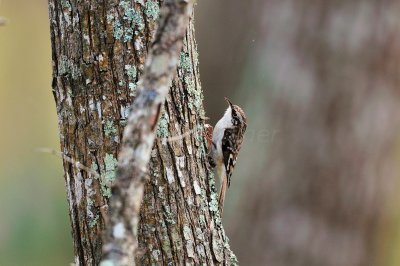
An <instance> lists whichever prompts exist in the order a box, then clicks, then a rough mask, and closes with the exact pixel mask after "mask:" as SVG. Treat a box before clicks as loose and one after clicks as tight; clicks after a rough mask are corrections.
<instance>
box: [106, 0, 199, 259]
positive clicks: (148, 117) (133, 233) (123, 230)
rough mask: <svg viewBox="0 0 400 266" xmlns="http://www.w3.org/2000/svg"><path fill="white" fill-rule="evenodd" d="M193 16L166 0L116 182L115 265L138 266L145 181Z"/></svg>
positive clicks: (109, 242) (110, 250) (111, 236)
mask: <svg viewBox="0 0 400 266" xmlns="http://www.w3.org/2000/svg"><path fill="white" fill-rule="evenodd" d="M191 13H192V3H191V1H185V0H167V1H165V3H164V7H163V9H162V12H161V18H160V22H159V26H158V30H157V33H156V35H155V39H154V42H153V44H152V47H151V49H150V51H149V55H148V58H147V60H146V64H145V69H144V72H143V75H142V77H141V79H140V80H139V83H138V86H139V93H138V96H137V98H136V99H135V101H134V102H133V104H132V110H131V112H130V115H129V117H128V124H127V125H126V127H125V130H124V134H123V139H122V146H121V151H120V154H119V157H118V168H117V178H116V183H115V185H114V186H113V188H112V197H111V199H110V204H109V206H110V222H109V224H108V225H107V232H106V237H105V245H104V247H103V249H104V257H105V259H106V260H109V261H112V262H113V263H114V264H116V265H133V264H134V256H135V251H136V249H137V246H138V245H137V228H138V222H139V211H140V205H141V201H142V196H143V186H144V177H145V174H146V171H147V168H148V167H147V166H148V163H149V160H150V153H151V150H152V147H153V143H154V138H155V128H156V125H157V121H158V119H159V116H160V109H161V105H162V103H163V102H164V100H165V97H166V95H167V93H168V89H169V87H170V85H171V82H172V76H173V74H174V73H175V70H176V66H177V64H178V62H179V55H180V51H181V48H182V41H183V37H184V35H185V32H186V27H187V24H188V22H189V16H190V14H191Z"/></svg>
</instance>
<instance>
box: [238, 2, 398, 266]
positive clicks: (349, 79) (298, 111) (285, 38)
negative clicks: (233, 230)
mask: <svg viewBox="0 0 400 266" xmlns="http://www.w3.org/2000/svg"><path fill="white" fill-rule="evenodd" d="M263 6H264V12H265V19H264V22H263V27H262V31H263V32H262V36H263V39H259V40H258V48H257V49H256V50H255V53H256V54H255V55H254V57H253V58H256V59H255V60H256V61H255V62H257V61H259V63H255V62H252V64H255V65H256V66H260V65H262V66H264V69H268V70H269V72H268V75H265V74H264V76H263V77H262V78H263V79H262V80H263V81H264V82H262V83H261V84H262V85H261V86H260V87H259V90H260V91H261V90H265V87H267V88H269V89H270V90H269V93H268V95H267V96H265V98H264V102H266V103H267V105H266V106H269V107H270V108H271V109H270V110H269V112H268V113H269V114H270V118H271V120H272V123H267V121H266V119H259V120H260V121H255V124H266V125H267V126H268V129H269V130H271V131H274V130H276V131H278V133H277V135H276V136H275V138H274V140H273V143H272V146H270V147H269V148H268V149H267V148H266V146H264V147H263V146H260V145H258V146H257V147H255V149H254V150H253V152H258V151H259V150H267V151H268V154H269V162H268V164H266V167H265V168H264V169H262V170H259V172H249V174H250V175H257V176H263V178H262V179H256V180H254V181H253V182H252V184H251V185H249V187H248V189H249V190H248V191H251V193H249V192H248V191H247V193H248V194H247V195H246V196H245V200H242V203H243V206H242V208H243V209H242V211H241V213H242V217H246V218H245V219H244V220H241V222H240V223H238V224H237V228H243V227H246V226H249V221H251V227H248V228H249V230H248V231H246V232H244V231H240V230H237V232H238V233H237V235H235V236H233V239H234V241H233V242H238V243H242V242H243V241H247V243H249V244H248V245H247V247H245V248H243V249H241V250H238V254H239V256H240V257H241V259H242V260H243V262H244V261H245V264H246V265H274V266H287V265H307V266H314V265H315V266H317V265H318V266H319V265H326V266H336V265H343V266H366V265H384V264H383V263H382V261H381V260H380V259H381V258H382V255H383V256H385V255H387V253H388V251H389V250H380V249H379V248H380V247H379V246H381V245H382V243H381V239H380V237H381V236H382V235H381V234H382V232H383V231H384V230H386V229H387V228H384V229H383V228H382V225H384V223H382V222H385V223H386V224H387V222H388V221H389V220H390V217H391V214H390V213H389V209H388V208H387V203H388V201H389V200H392V199H393V197H392V196H391V193H392V192H393V190H391V188H394V187H395V186H396V185H398V183H397V181H396V178H395V175H396V172H397V171H398V169H397V167H395V164H396V162H395V159H396V158H395V156H394V153H393V151H394V150H393V149H394V148H395V147H396V146H398V145H396V143H398V142H397V138H398V134H399V104H400V93H399V85H400V84H399V79H398V77H399V74H400V72H399V64H398V62H399V56H400V49H399V48H400V38H399V36H400V35H399V33H400V27H399V25H400V23H399V22H400V20H399V16H398V15H397V14H398V12H399V9H400V5H399V3H398V1H307V0H301V1H298V0H295V1H294V0H293V1H292V0H284V1H274V0H268V1H265V3H264V5H263ZM250 67H251V66H250ZM255 71H256V73H258V72H259V71H260V70H259V69H256V70H255ZM260 77H261V76H260ZM254 84H258V83H257V82H254ZM255 90H256V89H255ZM271 93H272V94H271ZM253 95H262V94H259V93H257V91H255V92H254V93H253ZM269 99H272V100H271V101H269ZM252 104H253V103H252ZM257 122H258V123H257ZM244 160H246V158H244ZM248 166H251V165H248ZM249 169H254V168H252V167H249ZM382 229H383V230H382ZM260 247H262V248H260ZM381 252H385V253H381ZM389 252H390V251H389Z"/></svg>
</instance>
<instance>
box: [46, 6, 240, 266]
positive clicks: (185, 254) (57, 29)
mask: <svg viewBox="0 0 400 266" xmlns="http://www.w3.org/2000/svg"><path fill="white" fill-rule="evenodd" d="M159 6H160V2H158V1H139V0H138V1H116V0H115V1H100V0H99V1H89V0H87V1H82V0H81V1H78V0H75V1H72V0H71V1H64V0H63V1H56V0H49V12H50V22H51V37H52V50H53V92H54V97H55V100H56V106H57V112H58V115H59V127H60V136H61V148H62V152H63V153H64V154H65V155H66V156H68V157H71V158H72V159H73V160H75V161H79V162H80V163H81V164H82V165H87V166H92V170H94V171H97V172H98V173H99V175H100V176H101V177H100V178H96V175H93V174H91V173H88V172H87V171H83V170H81V169H82V168H79V167H75V166H74V165H72V164H70V163H68V162H67V161H64V170H65V180H66V188H67V194H68V203H69V206H70V218H71V226H72V235H73V239H74V250H75V263H76V264H77V265H97V264H98V263H99V261H100V259H101V251H102V239H101V237H102V231H103V230H104V227H105V222H106V221H105V220H108V219H107V218H106V217H107V213H108V212H107V205H108V201H109V196H110V195H111V189H110V185H111V184H113V183H114V182H115V175H116V174H115V168H116V164H117V161H116V157H117V154H118V152H119V149H120V140H121V137H122V132H123V129H124V126H125V124H126V120H127V116H128V112H129V111H128V109H129V106H130V104H131V102H132V101H133V99H134V96H135V94H136V83H137V80H138V77H139V76H140V74H141V72H142V70H143V68H144V62H145V57H146V54H147V49H148V47H149V46H150V44H151V41H152V37H153V34H154V31H155V27H156V22H157V19H158V16H159ZM203 126H204V111H203V103H202V90H201V86H200V81H199V73H198V58H197V48H196V44H195V40H194V28H193V20H192V19H191V20H190V24H189V29H188V31H187V33H186V36H185V38H184V47H183V49H182V52H181V54H180V62H179V67H178V69H177V71H176V77H175V78H174V79H173V82H172V86H171V88H170V93H169V95H168V97H167V100H166V102H165V110H164V112H163V113H162V115H161V118H160V121H159V123H158V128H157V138H156V144H155V147H154V149H153V152H152V154H151V164H150V171H149V175H150V177H149V178H148V180H149V182H147V184H146V187H145V190H144V199H143V204H142V208H141V214H140V223H139V245H140V247H141V251H142V252H141V253H142V254H141V256H138V258H137V262H139V263H140V264H143V265H148V264H156V265H164V264H165V265H166V264H171V263H172V264H173V265H181V264H185V263H188V264H203V263H206V264H207V265H214V264H216V265H218V264H234V263H235V262H236V258H235V256H234V255H233V253H232V252H231V251H230V248H229V245H228V243H227V238H226V236H225V234H224V231H223V228H222V225H221V221H220V219H219V214H218V207H217V201H216V193H215V187H214V179H213V176H212V174H211V173H210V172H209V170H208V169H207V164H206V148H205V141H204V138H203V136H202V133H201V130H202V128H203ZM188 132H189V133H190V134H188ZM182 135H183V137H177V136H182ZM104 218H106V219H105V220H104Z"/></svg>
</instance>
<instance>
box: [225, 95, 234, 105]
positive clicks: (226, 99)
mask: <svg viewBox="0 0 400 266" xmlns="http://www.w3.org/2000/svg"><path fill="white" fill-rule="evenodd" d="M225 101H227V102H228V103H229V105H230V106H231V107H232V105H233V103H232V102H231V101H230V100H229V99H228V98H227V97H225Z"/></svg>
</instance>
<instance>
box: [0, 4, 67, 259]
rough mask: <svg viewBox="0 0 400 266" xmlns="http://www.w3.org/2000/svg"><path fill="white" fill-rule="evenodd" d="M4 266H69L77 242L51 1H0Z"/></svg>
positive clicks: (0, 242)
mask: <svg viewBox="0 0 400 266" xmlns="http://www.w3.org/2000/svg"><path fill="white" fill-rule="evenodd" d="M0 16H3V17H5V18H7V20H8V23H7V25H6V26H1V27H0V122H1V130H0V147H1V148H0V182H1V186H0V265H68V264H69V263H70V262H72V242H71V241H72V240H71V236H70V230H69V217H68V207H67V201H66V198H65V191H64V180H63V175H62V168H61V167H62V166H61V161H60V160H59V159H58V158H56V157H53V156H49V155H47V154H43V153H38V152H36V151H35V149H37V148H38V147H52V148H55V149H59V148H58V147H59V140H58V133H57V132H58V131H57V116H56V110H55V104H54V102H53V96H52V93H51V50H50V49H51V48H50V35H49V24H48V13H47V1H45V0H39V1H33V0H31V1H22V0H12V1H7V0H6V1H5V0H3V1H1V2H0Z"/></svg>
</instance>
